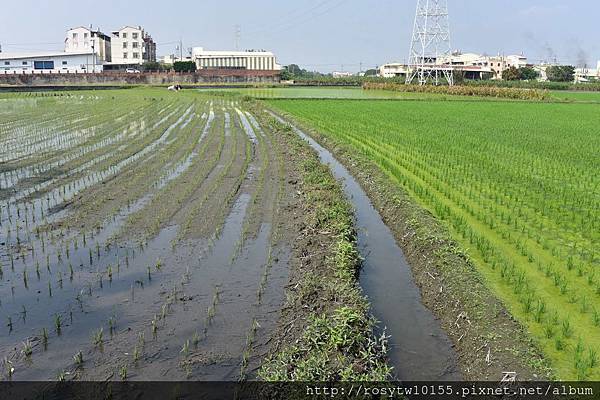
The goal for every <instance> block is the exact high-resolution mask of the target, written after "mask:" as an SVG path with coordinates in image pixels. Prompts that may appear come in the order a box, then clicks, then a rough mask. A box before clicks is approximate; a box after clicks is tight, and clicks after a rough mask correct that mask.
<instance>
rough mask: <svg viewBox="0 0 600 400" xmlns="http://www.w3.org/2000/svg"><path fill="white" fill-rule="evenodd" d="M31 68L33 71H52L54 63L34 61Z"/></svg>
mask: <svg viewBox="0 0 600 400" xmlns="http://www.w3.org/2000/svg"><path fill="white" fill-rule="evenodd" d="M33 68H35V69H54V61H34V62H33Z"/></svg>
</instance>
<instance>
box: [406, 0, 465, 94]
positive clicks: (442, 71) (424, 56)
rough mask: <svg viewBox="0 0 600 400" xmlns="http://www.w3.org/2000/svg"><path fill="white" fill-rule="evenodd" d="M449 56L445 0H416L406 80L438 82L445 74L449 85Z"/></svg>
mask: <svg viewBox="0 0 600 400" xmlns="http://www.w3.org/2000/svg"><path fill="white" fill-rule="evenodd" d="M450 56H451V48H450V23H449V18H448V1H447V0H417V11H416V13H415V24H414V28H413V34H412V40H411V44H410V54H409V57H408V60H409V61H408V69H409V71H408V73H407V74H406V83H407V84H409V83H412V82H415V81H416V82H418V83H419V84H420V85H425V84H427V83H433V84H435V85H439V84H440V79H441V78H446V82H447V83H448V84H449V85H450V86H452V85H453V84H454V73H453V70H452V65H448V60H449V57H450Z"/></svg>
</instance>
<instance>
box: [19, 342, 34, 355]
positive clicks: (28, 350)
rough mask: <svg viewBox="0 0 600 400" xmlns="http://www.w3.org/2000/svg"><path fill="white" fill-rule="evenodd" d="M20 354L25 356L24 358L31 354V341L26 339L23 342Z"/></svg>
mask: <svg viewBox="0 0 600 400" xmlns="http://www.w3.org/2000/svg"><path fill="white" fill-rule="evenodd" d="M21 354H22V355H23V356H25V358H29V357H31V355H32V354H33V348H32V345H31V341H30V340H29V339H27V340H26V341H25V342H23V348H22V349H21Z"/></svg>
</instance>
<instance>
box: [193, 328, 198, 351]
mask: <svg viewBox="0 0 600 400" xmlns="http://www.w3.org/2000/svg"><path fill="white" fill-rule="evenodd" d="M199 343H200V335H199V334H198V331H196V332H194V336H192V345H193V346H194V348H195V349H197V348H198V344H199Z"/></svg>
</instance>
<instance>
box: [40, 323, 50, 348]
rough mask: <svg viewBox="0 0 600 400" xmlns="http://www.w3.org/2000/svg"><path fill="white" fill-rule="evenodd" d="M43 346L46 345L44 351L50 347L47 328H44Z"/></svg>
mask: <svg viewBox="0 0 600 400" xmlns="http://www.w3.org/2000/svg"><path fill="white" fill-rule="evenodd" d="M41 336H42V344H43V345H44V349H46V348H47V347H48V330H47V329H46V328H42V335H41Z"/></svg>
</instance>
